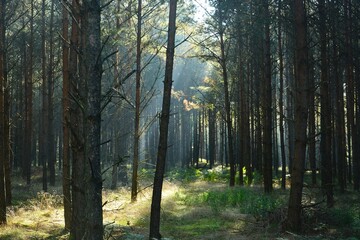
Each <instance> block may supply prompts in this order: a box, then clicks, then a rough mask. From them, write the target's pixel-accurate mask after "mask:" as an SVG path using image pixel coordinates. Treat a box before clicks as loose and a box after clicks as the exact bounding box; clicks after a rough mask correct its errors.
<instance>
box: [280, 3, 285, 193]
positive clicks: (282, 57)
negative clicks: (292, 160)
mask: <svg viewBox="0 0 360 240" xmlns="http://www.w3.org/2000/svg"><path fill="white" fill-rule="evenodd" d="M281 12H282V0H278V51H279V81H280V86H279V115H280V116H279V117H280V118H279V122H280V123H279V131H280V155H281V188H282V189H285V188H286V155H285V136H284V124H285V123H284V56H283V47H282V46H283V44H282V43H283V40H282V14H281Z"/></svg>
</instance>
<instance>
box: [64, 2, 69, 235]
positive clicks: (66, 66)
mask: <svg viewBox="0 0 360 240" xmlns="http://www.w3.org/2000/svg"><path fill="white" fill-rule="evenodd" d="M62 17H63V19H62V21H63V22H62V37H63V39H64V40H63V42H62V51H63V52H62V63H63V68H62V70H63V92H62V94H63V95H62V104H63V105H62V111H63V148H62V150H63V154H62V157H63V160H62V164H63V176H62V182H63V195H64V197H63V199H64V220H65V229H70V228H71V175H70V129H69V121H70V115H69V114H70V113H69V110H70V109H69V108H70V101H69V98H70V94H69V93H70V79H69V54H70V52H69V50H70V49H69V46H68V43H67V42H68V41H69V13H68V9H67V8H66V5H65V2H63V8H62Z"/></svg>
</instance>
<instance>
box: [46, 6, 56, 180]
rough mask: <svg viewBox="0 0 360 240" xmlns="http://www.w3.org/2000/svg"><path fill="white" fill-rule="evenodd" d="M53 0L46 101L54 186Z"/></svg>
mask: <svg viewBox="0 0 360 240" xmlns="http://www.w3.org/2000/svg"><path fill="white" fill-rule="evenodd" d="M53 25H54V0H52V1H51V9H50V24H49V65H48V69H47V71H48V78H47V80H48V85H47V87H48V89H47V97H48V99H47V101H48V107H49V111H48V136H47V142H48V143H47V147H48V156H49V157H48V164H49V183H50V185H51V186H55V161H56V153H55V136H54V76H53V75H54V74H53V68H54V40H53V38H54V36H53V35H54V29H53V27H54V26H53Z"/></svg>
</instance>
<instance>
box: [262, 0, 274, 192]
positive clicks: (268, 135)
mask: <svg viewBox="0 0 360 240" xmlns="http://www.w3.org/2000/svg"><path fill="white" fill-rule="evenodd" d="M264 13H265V14H264V15H265V19H266V24H265V26H264V27H265V29H264V30H265V74H264V77H265V78H264V84H263V88H264V92H263V94H264V96H263V107H264V110H263V112H264V115H263V127H264V133H263V134H264V136H263V146H264V149H263V164H264V168H263V173H264V190H265V192H266V193H269V192H271V191H272V188H273V187H272V154H273V153H272V121H273V119H272V117H271V116H272V95H271V53H270V48H271V46H270V13H269V3H268V2H266V3H264Z"/></svg>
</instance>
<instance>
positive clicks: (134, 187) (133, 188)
mask: <svg viewBox="0 0 360 240" xmlns="http://www.w3.org/2000/svg"><path fill="white" fill-rule="evenodd" d="M137 18H138V22H137V33H136V87H135V95H136V96H135V128H134V159H133V173H132V185H131V201H132V202H136V200H137V193H138V185H139V183H138V167H139V144H140V96H141V37H142V35H141V24H142V0H138V9H137Z"/></svg>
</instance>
